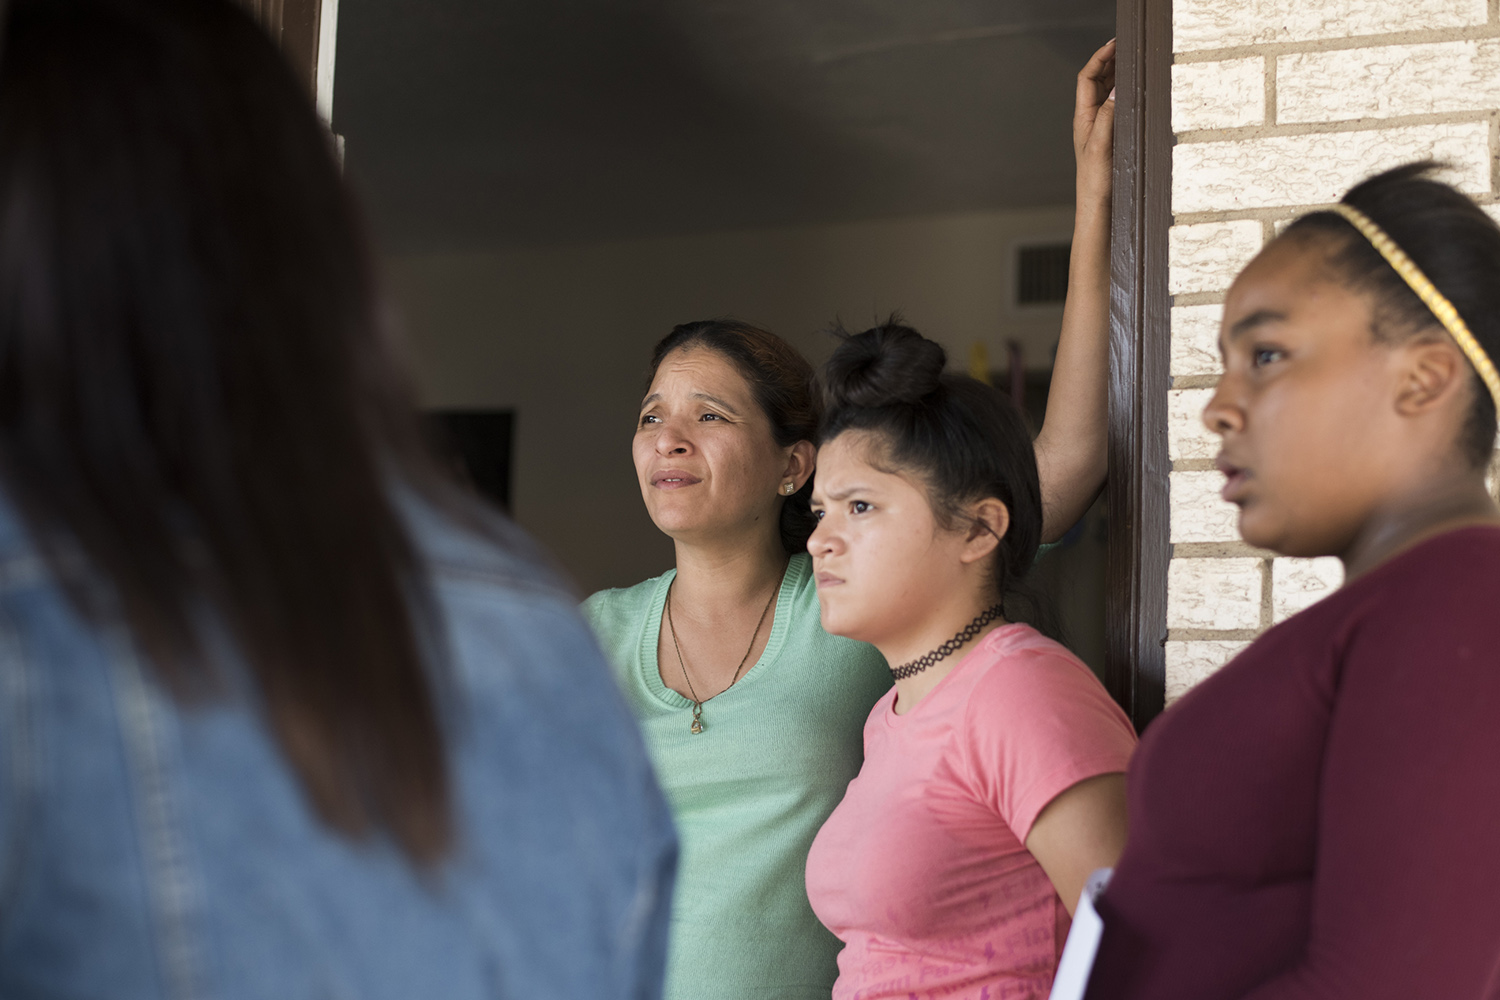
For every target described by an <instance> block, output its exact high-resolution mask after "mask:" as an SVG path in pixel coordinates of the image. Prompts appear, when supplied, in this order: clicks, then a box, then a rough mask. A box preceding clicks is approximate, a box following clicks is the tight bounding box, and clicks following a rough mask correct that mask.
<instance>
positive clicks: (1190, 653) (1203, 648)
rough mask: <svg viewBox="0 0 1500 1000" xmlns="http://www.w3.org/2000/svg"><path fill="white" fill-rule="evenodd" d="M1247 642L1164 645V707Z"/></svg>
mask: <svg viewBox="0 0 1500 1000" xmlns="http://www.w3.org/2000/svg"><path fill="white" fill-rule="evenodd" d="M1248 645H1250V644H1249V643H1248V642H1224V641H1221V640H1218V639H1211V640H1208V639H1206V640H1201V641H1196V640H1195V641H1192V642H1169V643H1167V704H1168V705H1170V704H1172V702H1174V701H1176V700H1177V699H1178V698H1181V697H1182V696H1183V695H1185V694H1187V692H1188V689H1190V688H1192V687H1193V686H1194V685H1196V684H1197V683H1198V682H1200V681H1202V680H1203V679H1205V678H1206V677H1208V676H1209V675H1210V674H1212V673H1213V672H1214V671H1215V670H1218V669H1219V668H1220V667H1222V666H1223V665H1224V664H1226V663H1228V662H1229V661H1230V660H1232V659H1234V658H1235V657H1236V656H1238V655H1240V653H1241V652H1242V651H1243V650H1244V648H1245V647H1246V646H1248Z"/></svg>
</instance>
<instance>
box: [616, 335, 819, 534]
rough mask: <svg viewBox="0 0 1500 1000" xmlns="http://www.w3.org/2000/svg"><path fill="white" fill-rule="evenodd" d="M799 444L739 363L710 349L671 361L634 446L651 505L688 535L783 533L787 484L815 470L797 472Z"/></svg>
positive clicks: (649, 397)
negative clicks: (776, 432)
mask: <svg viewBox="0 0 1500 1000" xmlns="http://www.w3.org/2000/svg"><path fill="white" fill-rule="evenodd" d="M792 450H793V449H792V448H783V447H781V446H780V445H778V444H777V443H776V439H775V437H774V436H773V434H772V429H771V422H770V421H769V420H768V419H767V418H766V415H765V413H764V412H762V410H761V408H760V406H759V405H758V404H757V403H756V402H755V398H754V396H753V395H752V393H751V390H750V385H749V383H747V382H746V381H745V379H744V378H743V377H742V376H741V375H740V374H739V372H738V371H736V370H735V367H734V365H733V364H732V363H731V362H730V361H729V360H728V359H727V358H725V357H724V356H723V355H721V354H719V353H718V352H717V351H714V350H711V349H709V348H704V347H687V348H681V349H678V350H675V351H673V352H672V353H671V354H668V355H667V356H666V357H665V358H663V359H662V362H661V365H660V366H659V367H658V368H657V370H656V377H655V378H653V379H652V380H651V387H650V389H648V390H647V393H646V398H645V400H643V401H642V403H641V415H640V421H639V423H637V425H636V430H635V441H634V444H633V446H632V452H633V454H634V457H635V472H636V478H637V479H638V480H639V481H640V486H641V496H642V497H644V498H645V501H646V510H647V511H649V512H650V514H651V520H652V521H654V522H655V523H656V526H657V527H658V528H660V529H661V530H662V531H663V532H665V533H666V534H667V535H670V536H671V537H672V538H673V539H676V540H678V541H684V540H698V541H712V540H715V539H719V538H725V537H730V536H732V535H734V534H737V533H754V532H758V531H766V530H770V531H772V532H774V531H776V530H777V525H778V521H779V517H780V512H781V503H782V498H783V497H784V496H785V494H784V493H783V492H782V491H781V487H782V485H783V484H784V483H785V482H787V481H788V479H791V480H792V481H793V482H794V483H795V485H796V486H797V488H798V489H800V488H801V487H802V484H803V483H804V482H805V481H806V479H807V475H808V474H810V473H811V469H810V468H809V469H808V470H807V473H802V472H801V471H800V470H796V474H795V475H793V474H789V469H788V463H789V461H790V458H791V453H792ZM809 453H810V447H809Z"/></svg>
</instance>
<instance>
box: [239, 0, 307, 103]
mask: <svg viewBox="0 0 1500 1000" xmlns="http://www.w3.org/2000/svg"><path fill="white" fill-rule="evenodd" d="M240 3H241V4H242V5H243V6H244V7H245V8H247V9H248V10H249V11H250V13H252V14H254V15H255V19H256V20H257V21H259V22H260V24H261V27H263V28H265V30H266V34H268V35H270V36H271V40H272V41H274V42H275V43H276V44H277V45H279V46H281V51H282V52H284V53H285V54H286V57H287V60H288V61H289V62H291V64H292V68H293V70H295V71H296V74H297V77H298V79H300V80H301V81H302V82H303V84H304V85H305V86H306V87H307V92H308V93H309V94H314V95H315V94H317V92H318V46H319V43H320V42H321V39H320V38H319V37H318V35H319V33H320V31H321V29H322V21H323V3H322V0H240Z"/></svg>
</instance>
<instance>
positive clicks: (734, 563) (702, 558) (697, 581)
mask: <svg viewBox="0 0 1500 1000" xmlns="http://www.w3.org/2000/svg"><path fill="white" fill-rule="evenodd" d="M675 546H676V550H677V580H676V582H675V583H674V584H673V585H672V593H673V604H674V605H679V604H680V605H681V606H682V607H684V608H691V609H692V612H691V613H692V614H693V615H694V617H704V616H710V617H714V618H722V617H723V615H724V614H725V613H728V612H732V611H733V610H736V609H744V608H746V607H748V606H750V605H752V604H754V605H755V610H756V611H759V610H760V604H757V603H756V601H761V602H764V601H765V599H766V594H767V592H768V591H769V590H770V589H771V588H773V587H775V586H778V585H780V583H781V578H782V576H783V575H784V574H785V573H786V564H787V554H786V550H785V549H784V548H783V547H782V545H781V539H780V538H779V537H754V538H748V539H747V538H736V539H720V540H716V541H714V542H711V543H707V544H705V543H701V542H689V541H683V540H680V539H679V540H676V541H675Z"/></svg>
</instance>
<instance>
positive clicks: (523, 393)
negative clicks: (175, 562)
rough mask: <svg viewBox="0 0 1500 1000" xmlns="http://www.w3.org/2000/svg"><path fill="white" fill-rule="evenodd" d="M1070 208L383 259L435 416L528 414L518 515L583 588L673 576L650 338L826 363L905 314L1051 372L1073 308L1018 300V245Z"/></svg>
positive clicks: (927, 328) (1060, 231) (995, 360)
mask: <svg viewBox="0 0 1500 1000" xmlns="http://www.w3.org/2000/svg"><path fill="white" fill-rule="evenodd" d="M1071 228H1072V208H1071V206H1062V207H1050V208H1039V209H1032V210H1026V211H1019V212H984V213H969V214H959V215H943V216H931V217H920V218H907V219H894V220H884V221H874V222H863V223H856V224H843V225H828V226H816V227H807V228H788V229H771V230H758V231H745V232H732V233H718V234H709V235H694V236H681V237H672V238H663V239H652V240H642V241H631V242H615V243H607V244H592V245H583V246H563V247H553V248H543V249H534V250H527V251H520V252H510V253H504V254H429V255H421V256H396V257H391V258H389V259H387V261H386V271H387V278H388V280H389V285H390V289H391V292H392V296H393V299H394V301H395V305H396V308H397V311H398V314H399V315H400V316H401V318H402V322H403V324H404V327H405V330H406V334H407V338H408V341H409V344H410V351H411V354H412V360H413V362H414V364H415V368H416V371H417V373H418V379H419V386H420V390H421V393H422V396H423V401H424V402H425V403H426V404H427V405H429V406H443V407H466V406H467V407H506V408H513V409H514V410H515V412H516V440H515V452H514V454H515V459H514V461H515V468H514V479H513V482H514V489H513V498H514V511H513V512H514V514H515V517H516V519H517V520H518V521H519V522H520V524H521V525H522V526H523V527H525V528H526V529H527V530H528V531H530V532H531V533H532V534H533V535H534V536H536V537H537V538H538V539H540V540H541V541H542V542H543V544H545V545H546V546H547V547H549V548H550V549H551V550H552V551H553V552H554V553H555V554H556V555H557V556H558V558H559V559H560V560H561V562H562V564H563V566H564V567H565V568H566V569H567V570H568V571H569V572H570V573H571V574H572V575H573V577H574V579H575V580H576V581H577V583H578V585H579V588H580V590H581V591H583V592H589V591H592V590H596V589H599V588H601V587H612V586H623V585H628V584H631V583H635V582H637V581H639V580H642V579H644V578H646V577H648V576H651V575H655V574H657V573H660V572H662V571H663V570H665V569H667V568H669V567H670V566H671V562H672V553H671V544H670V542H669V541H668V540H667V539H665V538H664V537H663V536H661V535H660V534H659V533H658V532H657V531H656V529H655V528H654V527H653V526H652V524H651V522H650V519H649V518H648V517H647V516H646V514H645V510H644V508H643V506H642V503H641V497H640V491H639V488H638V486H637V485H636V481H635V475H634V471H633V468H632V465H631V459H630V439H631V435H632V433H633V431H634V422H635V415H636V412H637V408H638V406H639V402H640V398H641V395H642V393H643V390H644V387H645V367H646V362H647V359H648V356H649V352H650V349H651V347H652V345H653V344H654V343H655V342H656V341H657V340H658V339H660V338H661V337H662V336H664V335H665V334H666V333H667V332H668V331H669V330H670V329H671V328H672V327H673V326H674V325H676V324H678V323H682V322H686V321H688V320H696V319H705V318H712V317H732V318H735V319H741V320H745V321H748V322H751V323H755V324H757V325H760V326H764V327H766V328H768V329H770V330H773V331H775V332H777V333H779V334H781V335H782V336H784V337H786V338H787V339H788V340H790V341H791V342H792V343H793V344H795V345H796V346H797V347H798V348H800V349H801V350H803V351H804V353H806V354H807V356H808V357H809V358H810V359H811V360H813V361H814V363H821V361H822V360H823V359H824V358H826V357H827V355H828V353H829V351H830V350H831V348H832V341H831V340H830V338H828V337H826V336H824V335H822V334H821V333H820V332H819V331H821V330H823V329H824V328H826V327H827V326H828V324H829V323H830V322H831V321H832V320H833V319H834V318H835V317H838V318H840V319H842V320H843V321H844V323H845V324H846V325H849V326H851V327H854V328H863V327H865V326H868V325H870V323H871V322H872V321H873V320H875V319H876V318H877V317H881V316H883V315H885V314H886V313H888V312H890V311H891V310H895V309H899V310H900V311H901V312H902V313H903V315H904V316H905V317H906V319H907V320H908V321H909V322H910V323H911V324H912V325H914V326H915V327H917V328H918V329H920V330H922V331H923V332H924V333H926V334H928V335H929V336H931V337H933V338H934V339H936V340H938V341H940V342H942V343H943V344H944V345H945V346H946V347H947V348H948V351H949V356H950V362H951V363H952V364H953V365H954V367H957V368H966V367H967V365H968V361H969V352H970V349H971V345H972V344H974V343H975V342H982V343H984V344H986V345H987V348H988V352H989V358H990V364H991V366H992V367H1002V368H1003V367H1004V365H1005V343H1006V341H1007V340H1008V339H1016V340H1018V341H1020V342H1021V343H1022V344H1023V345H1024V348H1025V352H1026V358H1027V367H1028V368H1031V367H1050V365H1051V359H1052V351H1053V349H1054V347H1055V345H1056V341H1057V332H1058V324H1059V321H1060V319H1061V310H1060V309H1059V308H1057V307H1029V308H1026V309H1018V308H1016V307H1013V306H1011V305H1010V304H1009V303H1011V302H1012V301H1013V298H1014V296H1013V293H1012V290H1011V288H1012V281H1013V269H1014V251H1015V248H1016V246H1017V245H1018V244H1021V243H1035V242H1039V241H1052V240H1057V241H1066V240H1067V239H1068V238H1069V235H1070V233H1071Z"/></svg>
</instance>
